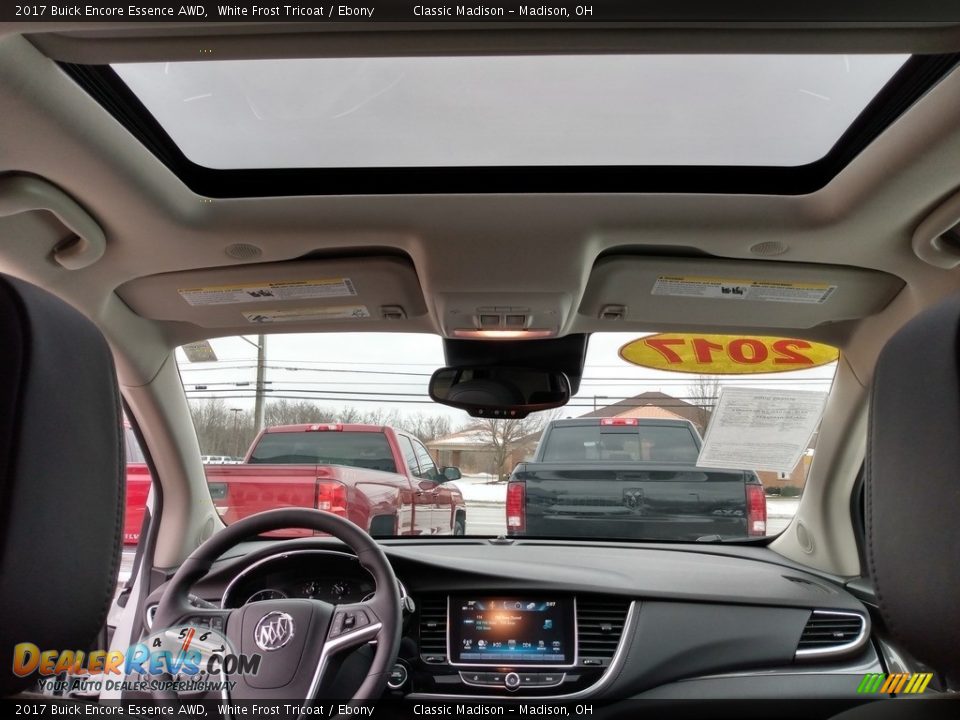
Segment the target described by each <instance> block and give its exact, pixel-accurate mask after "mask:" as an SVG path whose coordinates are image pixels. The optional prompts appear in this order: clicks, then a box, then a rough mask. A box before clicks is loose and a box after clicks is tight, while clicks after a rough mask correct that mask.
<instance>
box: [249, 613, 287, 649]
mask: <svg viewBox="0 0 960 720" xmlns="http://www.w3.org/2000/svg"><path fill="white" fill-rule="evenodd" d="M292 638H293V618H292V617H290V616H289V615H287V614H286V613H285V612H271V613H267V614H266V615H264V616H263V617H262V618H260V622H258V623H257V627H256V629H255V630H254V631H253V639H254V641H255V642H256V643H257V647H258V648H260V649H261V650H279V649H280V648H282V647H283V646H284V645H286V644H287V643H288V642H290V640H291V639H292Z"/></svg>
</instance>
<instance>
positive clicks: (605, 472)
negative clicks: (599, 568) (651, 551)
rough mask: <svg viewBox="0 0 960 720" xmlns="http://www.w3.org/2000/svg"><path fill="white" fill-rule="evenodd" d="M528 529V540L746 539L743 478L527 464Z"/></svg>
mask: <svg viewBox="0 0 960 720" xmlns="http://www.w3.org/2000/svg"><path fill="white" fill-rule="evenodd" d="M513 479H514V480H522V481H523V482H524V483H525V498H526V529H525V532H524V534H526V535H529V536H534V537H538V536H539V537H551V536H562V537H590V538H630V539H644V540H696V539H697V538H699V537H702V536H704V535H712V534H718V535H724V536H742V535H746V534H747V522H746V520H747V519H746V512H745V507H746V503H745V492H746V491H745V481H746V477H745V474H744V473H743V472H740V471H733V470H701V469H697V468H692V467H688V466H683V467H680V468H678V467H676V466H672V467H671V466H662V465H661V466H651V467H649V468H643V469H640V468H638V467H637V465H636V463H632V464H630V465H624V466H616V465H613V464H611V465H610V466H608V467H603V468H598V467H597V463H595V462H593V463H584V464H575V463H526V464H522V465H520V466H518V467H517V469H516V471H515V473H514V475H513Z"/></svg>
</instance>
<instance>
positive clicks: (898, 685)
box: [857, 673, 933, 695]
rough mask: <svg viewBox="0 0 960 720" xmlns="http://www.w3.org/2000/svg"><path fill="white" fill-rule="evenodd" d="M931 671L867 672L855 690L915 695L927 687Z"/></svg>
mask: <svg viewBox="0 0 960 720" xmlns="http://www.w3.org/2000/svg"><path fill="white" fill-rule="evenodd" d="M932 679H933V673H893V674H891V675H887V674H885V673H867V674H866V675H864V676H863V679H862V680H860V684H859V685H858V686H857V692H858V693H861V694H872V693H884V694H888V695H898V694H903V695H917V694H919V693H922V692H923V691H924V690H926V689H927V685H929V684H930V681H931V680H932Z"/></svg>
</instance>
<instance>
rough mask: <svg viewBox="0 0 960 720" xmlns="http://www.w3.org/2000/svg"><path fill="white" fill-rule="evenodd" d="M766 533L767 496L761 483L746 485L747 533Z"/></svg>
mask: <svg viewBox="0 0 960 720" xmlns="http://www.w3.org/2000/svg"><path fill="white" fill-rule="evenodd" d="M766 534H767V496H766V494H765V493H764V492H763V485H750V484H748V485H747V535H766Z"/></svg>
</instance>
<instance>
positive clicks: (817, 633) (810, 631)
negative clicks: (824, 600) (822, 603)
mask: <svg viewBox="0 0 960 720" xmlns="http://www.w3.org/2000/svg"><path fill="white" fill-rule="evenodd" d="M867 635H868V634H867V621H866V618H865V617H863V616H862V615H859V614H857V613H851V612H839V611H833V610H814V611H813V614H811V615H810V619H809V620H807V624H806V626H805V627H804V628H803V632H802V633H801V634H800V642H799V643H798V644H797V657H798V658H813V657H819V656H830V655H839V654H841V653H848V652H852V651H853V650H857V649H859V648H860V647H862V646H863V645H864V643H866V641H867Z"/></svg>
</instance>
